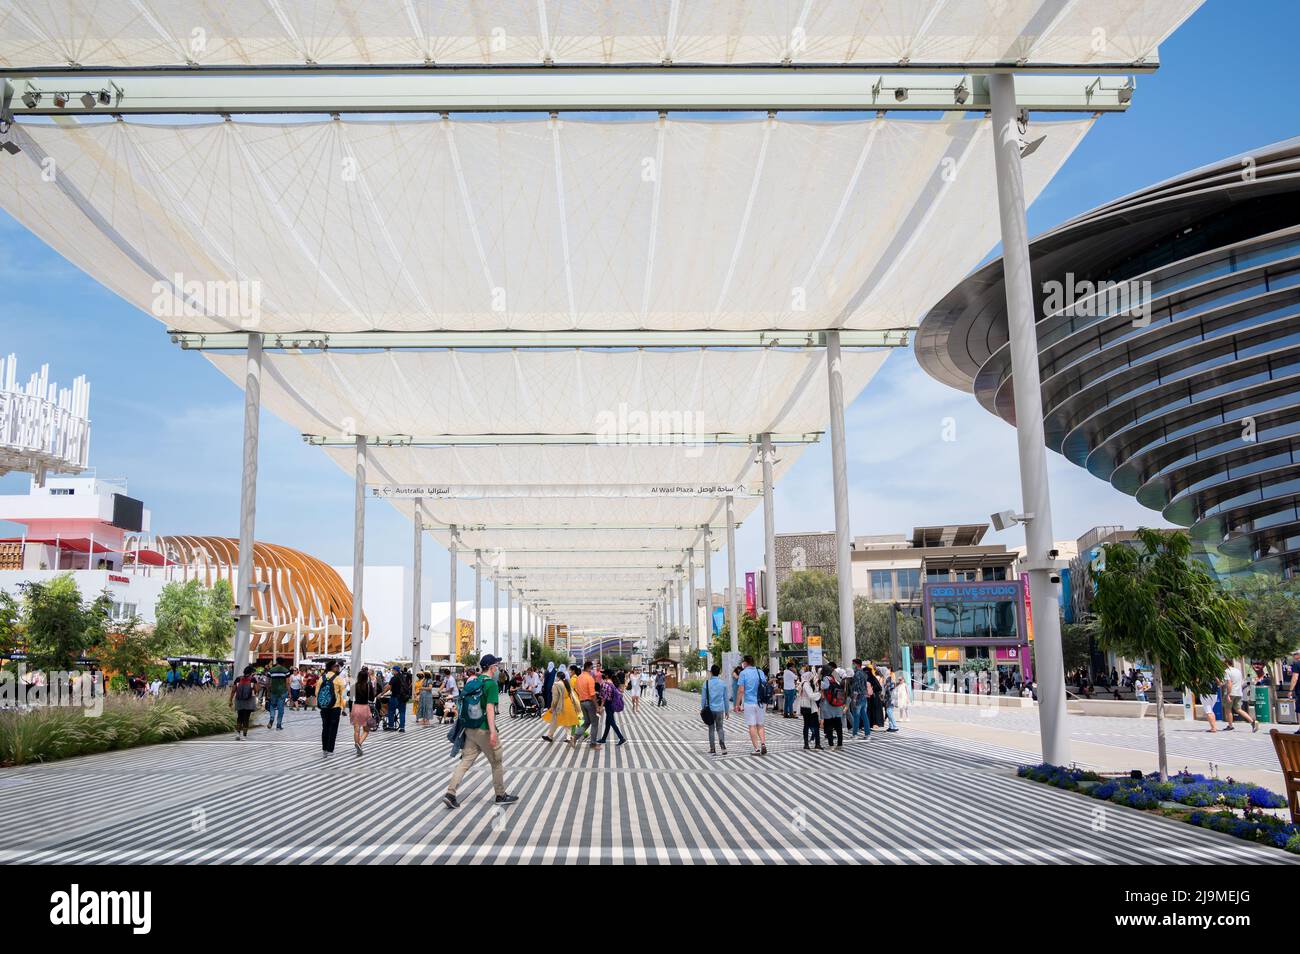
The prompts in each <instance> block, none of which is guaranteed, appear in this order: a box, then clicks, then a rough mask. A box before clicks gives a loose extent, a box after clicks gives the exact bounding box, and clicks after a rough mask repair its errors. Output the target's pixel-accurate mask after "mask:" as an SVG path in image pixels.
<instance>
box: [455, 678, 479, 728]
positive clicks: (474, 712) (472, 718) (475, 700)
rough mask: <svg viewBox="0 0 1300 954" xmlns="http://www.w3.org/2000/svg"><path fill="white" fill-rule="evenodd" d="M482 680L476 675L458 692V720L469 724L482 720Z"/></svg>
mask: <svg viewBox="0 0 1300 954" xmlns="http://www.w3.org/2000/svg"><path fill="white" fill-rule="evenodd" d="M484 714H485V710H484V708H483V680H482V679H481V678H479V677H477V676H475V677H474V678H473V679H471V680H470V681H469V682H467V683H465V688H464V689H463V690H462V691H461V694H460V721H461V722H462V723H463V724H465V725H469V724H470V723H471V722H472V723H475V724H477V723H479V722H482V721H483V716H484Z"/></svg>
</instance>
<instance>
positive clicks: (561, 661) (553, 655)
mask: <svg viewBox="0 0 1300 954" xmlns="http://www.w3.org/2000/svg"><path fill="white" fill-rule="evenodd" d="M528 642H529V643H530V644H531V647H530V650H529V651H530V653H531V655H530V656H529V659H531V660H532V663H533V665H534V666H537V667H539V668H541V669H545V668H546V665H547V663H555V665H557V666H567V665H568V664H569V657H568V656H566V655H565V654H564V653H563V652H561V651H560V650H558V649H555V648H554V647H551V646H547V645H546V644H545V643H543V642H542V641H541V640H540V639H529V640H528Z"/></svg>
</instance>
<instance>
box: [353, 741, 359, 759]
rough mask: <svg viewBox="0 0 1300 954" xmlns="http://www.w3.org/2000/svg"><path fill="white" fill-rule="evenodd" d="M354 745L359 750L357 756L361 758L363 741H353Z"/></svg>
mask: <svg viewBox="0 0 1300 954" xmlns="http://www.w3.org/2000/svg"><path fill="white" fill-rule="evenodd" d="M352 745H353V747H354V748H355V749H356V750H357V757H358V758H360V757H361V743H360V742H353V743H352Z"/></svg>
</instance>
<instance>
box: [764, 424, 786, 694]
mask: <svg viewBox="0 0 1300 954" xmlns="http://www.w3.org/2000/svg"><path fill="white" fill-rule="evenodd" d="M759 456H760V457H761V458H762V464H763V566H764V568H765V569H766V571H767V587H766V597H767V657H768V658H767V668H768V669H769V670H770V671H771V672H773V673H775V672H776V671H777V669H778V665H777V655H776V649H777V634H778V633H780V632H781V623H780V616H779V615H778V614H777V607H776V510H775V506H774V504H773V502H772V463H773V459H774V458H775V456H776V455H775V453H774V452H773V450H772V435H771V434H764V435H763V441H762V444H760V445H759Z"/></svg>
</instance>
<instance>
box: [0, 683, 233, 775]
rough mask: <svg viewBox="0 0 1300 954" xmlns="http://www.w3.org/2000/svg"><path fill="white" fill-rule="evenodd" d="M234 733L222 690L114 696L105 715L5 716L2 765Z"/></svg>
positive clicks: (53, 711) (54, 711)
mask: <svg viewBox="0 0 1300 954" xmlns="http://www.w3.org/2000/svg"><path fill="white" fill-rule="evenodd" d="M234 730H235V713H234V711H233V710H232V709H231V708H230V707H229V705H228V704H227V693H226V692H225V691H223V690H220V689H185V690H182V691H178V692H172V693H168V694H167V695H165V696H163V697H162V698H160V699H157V700H154V699H139V698H136V697H135V696H131V695H125V694H123V695H115V694H110V695H109V696H107V697H106V698H105V700H104V710H103V712H102V713H100V714H99V715H96V716H92V715H87V714H86V713H85V711H84V710H82V709H81V708H79V707H77V708H74V707H66V706H65V707H50V708H43V709H32V710H30V711H20V710H16V709H9V710H5V711H3V712H0V765H24V764H26V763H29V762H49V761H53V760H54V759H66V758H70V757H72V756H74V755H90V754H92V753H94V752H107V751H110V750H112V749H129V748H134V747H136V746H140V745H153V744H154V743H157V742H175V741H177V740H178V739H188V738H194V737H195V736H200V735H213V734H215V733H218V732H233V731H234Z"/></svg>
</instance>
